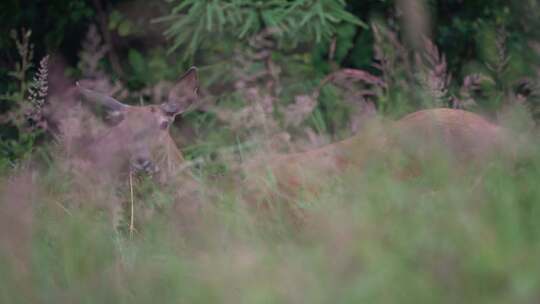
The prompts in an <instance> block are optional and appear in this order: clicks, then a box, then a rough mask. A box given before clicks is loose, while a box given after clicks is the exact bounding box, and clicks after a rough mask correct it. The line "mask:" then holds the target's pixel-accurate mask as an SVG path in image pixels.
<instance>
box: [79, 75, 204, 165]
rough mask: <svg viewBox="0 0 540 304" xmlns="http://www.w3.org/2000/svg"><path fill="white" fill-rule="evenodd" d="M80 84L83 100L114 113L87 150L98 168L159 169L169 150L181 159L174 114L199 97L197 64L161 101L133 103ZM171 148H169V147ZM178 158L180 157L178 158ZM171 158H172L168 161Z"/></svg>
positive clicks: (87, 153)
mask: <svg viewBox="0 0 540 304" xmlns="http://www.w3.org/2000/svg"><path fill="white" fill-rule="evenodd" d="M77 86H78V92H79V94H80V96H81V97H82V100H84V101H86V102H88V103H91V104H96V105H99V106H101V107H102V108H104V109H105V111H107V112H108V115H109V116H112V117H114V118H115V119H114V120H115V124H114V125H113V126H111V127H110V128H109V130H107V131H106V132H105V134H104V135H102V136H100V137H98V138H97V139H96V140H94V141H93V142H92V143H91V145H90V146H89V147H87V149H86V151H85V153H86V155H87V156H88V158H90V159H91V161H92V165H93V166H95V167H97V168H95V169H98V170H106V171H107V172H112V173H119V172H122V171H125V170H126V169H130V170H135V171H145V172H149V173H156V172H159V171H161V169H163V168H160V167H161V166H163V165H166V163H164V162H163V160H166V159H165V158H167V157H168V156H167V155H165V154H166V153H167V150H170V149H173V151H172V152H173V153H174V154H176V155H175V156H173V157H176V158H177V159H176V160H175V162H178V161H179V159H180V160H181V154H180V153H179V151H178V150H177V149H176V147H175V145H174V142H173V140H172V138H171V137H170V135H169V127H170V125H171V124H172V123H173V121H174V119H175V117H176V116H177V115H179V114H181V113H183V112H185V111H186V110H187V109H189V108H190V106H192V105H193V104H194V103H195V101H196V100H197V97H198V95H197V91H198V79H197V70H196V68H191V69H189V70H188V71H187V72H186V73H185V74H184V75H183V76H182V77H181V78H180V80H179V81H178V83H177V84H176V85H175V86H174V87H173V88H172V89H171V91H170V93H169V96H168V100H167V101H166V102H165V103H163V104H161V105H149V106H131V105H126V104H123V103H121V102H120V101H118V100H116V99H114V98H112V97H110V96H107V95H105V94H102V93H98V92H95V91H92V90H89V89H86V88H82V87H81V86H79V85H78V84H77ZM169 152H170V151H169ZM178 158H179V159H178ZM169 162H170V161H169Z"/></svg>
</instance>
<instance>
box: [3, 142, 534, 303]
mask: <svg viewBox="0 0 540 304" xmlns="http://www.w3.org/2000/svg"><path fill="white" fill-rule="evenodd" d="M531 142H535V141H531ZM531 146H532V148H531V149H530V151H529V152H531V151H532V153H530V155H528V157H527V158H524V159H523V160H518V161H517V162H516V161H513V162H508V161H505V160H500V161H495V162H492V163H490V164H489V165H488V166H486V167H485V168H483V169H470V170H465V171H463V170H457V169H454V168H452V166H449V164H448V163H447V162H446V161H445V160H444V159H437V158H436V157H435V159H436V160H431V161H430V162H429V163H425V164H422V165H423V170H424V175H422V176H421V177H416V178H412V179H407V180H398V179H396V178H395V175H394V174H393V173H392V171H391V170H389V169H388V168H387V166H386V165H384V164H383V163H372V164H371V165H369V166H368V168H366V170H365V171H364V172H362V173H361V174H358V173H357V172H344V173H343V175H342V176H335V177H331V178H330V179H329V182H328V185H327V187H326V189H324V191H322V193H320V195H318V196H316V197H313V196H304V197H303V198H300V199H299V201H298V202H297V203H298V206H300V207H301V208H304V209H305V214H306V221H305V223H304V224H303V225H302V226H301V227H298V226H292V225H290V223H289V222H288V221H287V220H286V217H287V216H286V215H285V214H281V213H280V211H279V210H281V209H280V208H275V210H277V211H276V214H275V215H276V216H274V217H268V218H261V217H254V216H253V214H251V213H250V212H248V211H247V210H246V208H245V207H242V206H243V205H242V204H239V202H238V201H237V198H236V196H235V193H223V195H222V196H221V197H220V198H219V199H217V200H216V199H213V200H212V201H208V204H209V206H210V207H209V208H206V209H205V212H204V215H203V218H202V221H201V222H200V223H199V224H197V227H195V229H193V230H190V231H184V230H179V229H175V228H173V227H174V225H170V221H171V219H170V216H169V215H168V214H167V207H166V206H165V207H163V208H162V210H163V212H162V214H161V215H159V214H158V215H155V216H153V217H152V219H151V220H149V221H146V222H145V223H144V225H142V224H140V226H139V227H138V228H139V230H138V232H137V233H136V234H135V237H134V238H133V239H130V237H129V235H128V234H125V233H123V232H122V231H116V230H115V229H113V227H112V226H111V224H110V220H109V219H108V218H107V216H104V215H103V214H102V213H101V212H100V211H97V210H98V208H94V207H92V206H89V205H90V204H89V203H87V202H86V201H85V197H84V196H83V195H82V194H80V193H79V194H77V193H76V191H73V190H72V189H71V190H70V187H71V186H70V180H69V178H66V177H64V176H62V175H61V174H60V173H59V171H57V169H56V168H55V165H54V164H52V165H51V166H50V167H49V168H48V169H44V170H42V171H40V173H39V174H37V175H35V176H33V177H31V178H30V179H31V180H32V182H31V183H26V184H19V186H21V187H28V188H23V189H22V192H23V193H22V194H28V193H30V192H32V193H33V192H35V194H34V195H30V198H29V199H30V200H31V204H30V206H31V209H32V210H31V212H28V210H26V211H24V212H23V211H20V210H19V211H17V210H15V211H13V210H8V209H7V208H10V206H11V207H12V205H13V202H7V201H4V202H2V206H3V207H2V209H3V210H2V212H3V213H4V214H7V216H3V217H2V218H3V219H4V223H0V227H1V228H2V229H3V234H0V235H2V236H3V239H2V243H3V244H0V245H3V246H2V247H0V248H1V249H2V254H0V302H1V303H538V302H539V301H540V272H539V271H538V269H540V259H539V256H540V221H539V219H540V187H538V180H540V151H539V150H538V149H537V148H536V146H537V145H536V146H535V145H534V144H533V145H531ZM5 182H7V178H6V179H4V180H3V183H5ZM205 186H206V187H212V184H211V182H208V184H207V185H205ZM148 187H152V186H148ZM4 190H5V191H8V190H9V191H12V190H13V189H4ZM147 190H148V191H150V192H152V193H153V195H151V196H148V197H147V198H146V200H145V201H144V204H156V205H159V204H161V205H163V204H164V203H163V201H167V198H166V194H165V193H160V190H159V189H155V188H152V189H147ZM22 196H24V195H22ZM2 197H3V198H4V199H13V200H17V199H20V198H21V195H19V196H17V195H15V196H12V197H11V198H10V196H9V195H2ZM105 203H106V202H105ZM272 203H273V204H276V206H278V207H279V204H283V202H279V201H275V202H272ZM137 204H143V202H140V201H139V202H137ZM165 205H166V204H165ZM136 208H138V209H136V210H140V206H136ZM283 210H285V209H283ZM6 212H7V213H6ZM18 216H19V217H20V218H17V217H18ZM6 218H7V219H8V221H7V222H6V221H5V219H6Z"/></svg>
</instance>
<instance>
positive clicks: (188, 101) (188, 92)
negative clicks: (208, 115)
mask: <svg viewBox="0 0 540 304" xmlns="http://www.w3.org/2000/svg"><path fill="white" fill-rule="evenodd" d="M198 91H199V78H198V76H197V68H196V67H191V68H190V69H189V70H188V71H187V72H186V73H185V74H184V75H182V77H180V79H179V80H178V83H177V84H176V85H175V86H174V87H173V88H172V89H171V91H170V93H169V100H168V101H167V102H166V103H164V104H163V105H162V109H163V110H164V111H165V112H167V113H168V114H171V115H176V114H179V113H181V112H184V111H185V110H186V109H187V108H189V106H191V105H192V104H193V103H194V102H195V101H196V100H197V98H198V97H199V96H198Z"/></svg>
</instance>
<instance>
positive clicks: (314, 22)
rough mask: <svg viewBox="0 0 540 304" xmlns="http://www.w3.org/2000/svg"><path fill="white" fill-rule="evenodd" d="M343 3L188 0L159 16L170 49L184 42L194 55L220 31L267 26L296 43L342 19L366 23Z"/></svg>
mask: <svg viewBox="0 0 540 304" xmlns="http://www.w3.org/2000/svg"><path fill="white" fill-rule="evenodd" d="M344 6H345V1H343V0H295V1H285V0H273V1H245V0H225V1H223V0H205V1H195V0H188V1H181V2H179V3H178V4H176V5H175V6H174V8H173V9H172V11H171V14H170V15H168V16H165V17H163V18H160V19H158V20H159V21H163V22H169V23H170V26H169V28H168V30H167V31H166V32H165V34H166V35H167V36H168V37H170V38H172V39H173V45H172V47H171V49H172V50H175V49H177V48H179V47H181V46H183V47H185V49H186V54H187V55H190V56H193V55H195V53H196V52H197V51H198V50H199V49H200V48H201V44H202V43H203V42H208V41H210V39H212V37H216V38H217V36H216V35H223V34H225V35H226V37H227V36H229V37H232V38H236V39H241V40H242V39H243V40H245V39H246V38H249V37H252V36H253V35H256V34H258V33H259V32H261V31H263V30H265V29H268V30H270V31H271V32H272V35H273V36H274V37H276V39H278V41H279V42H280V44H281V45H284V46H285V47H286V46H293V47H294V46H297V45H298V44H300V43H304V42H307V43H313V42H315V43H319V42H322V41H327V40H329V39H330V38H332V37H333V36H334V35H335V34H336V33H337V32H338V26H339V25H340V24H342V23H350V24H355V25H360V26H365V25H364V23H363V22H362V21H360V20H359V19H358V18H356V17H355V16H354V15H352V14H350V13H349V12H347V11H346V10H345V9H344ZM186 46H187V47H186Z"/></svg>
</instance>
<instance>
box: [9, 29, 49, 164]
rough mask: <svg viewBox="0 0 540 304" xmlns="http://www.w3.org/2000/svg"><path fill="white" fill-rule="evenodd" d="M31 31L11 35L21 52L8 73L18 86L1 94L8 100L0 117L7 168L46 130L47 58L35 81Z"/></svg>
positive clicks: (41, 63)
mask: <svg viewBox="0 0 540 304" xmlns="http://www.w3.org/2000/svg"><path fill="white" fill-rule="evenodd" d="M31 34H32V32H31V31H30V30H28V31H27V30H22V32H21V34H20V36H19V35H17V33H16V32H15V31H12V38H13V40H14V42H15V45H16V46H17V50H18V52H19V55H20V62H17V63H16V64H15V69H14V70H13V71H12V72H10V73H9V75H10V76H11V77H13V78H14V80H15V81H14V83H15V84H16V85H17V86H18V88H16V89H14V90H13V91H12V92H8V93H5V94H3V95H2V96H0V100H2V101H3V103H5V113H2V115H1V116H0V125H3V128H2V130H5V131H6V132H5V134H2V133H0V139H2V140H1V141H0V150H1V151H2V152H1V154H0V168H5V167H6V166H7V165H8V164H11V162H13V161H14V160H16V159H17V158H19V157H21V156H26V155H27V154H28V153H30V152H31V151H32V149H33V148H34V143H35V142H36V140H37V139H38V137H39V136H40V135H41V132H42V131H43V130H44V129H46V124H45V121H44V117H43V113H42V110H43V107H44V106H45V101H46V97H47V90H48V68H47V65H48V57H47V56H46V57H44V58H43V59H42V60H41V62H40V67H39V70H38V71H37V72H36V74H35V76H34V78H33V79H32V80H28V79H27V77H28V73H29V70H30V68H31V67H32V59H33V56H34V55H33V51H34V47H33V45H32V44H31V43H30V36H31Z"/></svg>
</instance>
